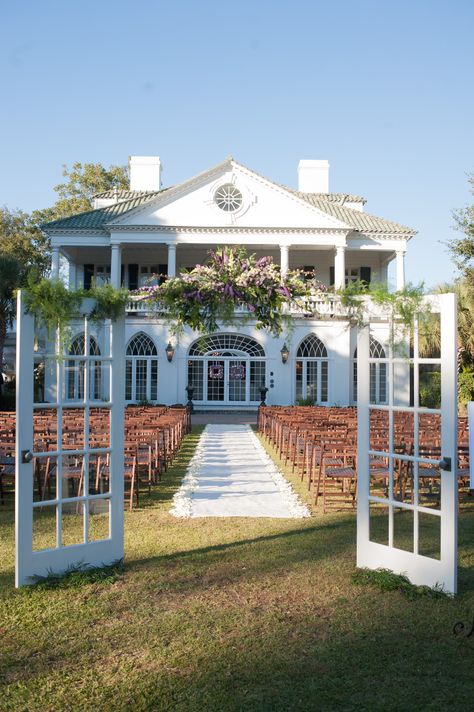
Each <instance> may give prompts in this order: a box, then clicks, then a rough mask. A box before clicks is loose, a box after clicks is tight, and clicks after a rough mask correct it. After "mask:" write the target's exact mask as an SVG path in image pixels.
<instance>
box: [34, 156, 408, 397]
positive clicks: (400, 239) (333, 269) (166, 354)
mask: <svg viewBox="0 0 474 712" xmlns="http://www.w3.org/2000/svg"><path fill="white" fill-rule="evenodd" d="M161 168H162V167H161V162H160V159H159V158H158V157H149V156H147V157H140V156H133V157H131V159H130V190H128V191H123V190H122V191H120V190H116V191H108V192H107V193H102V194H100V195H98V196H96V199H95V209H94V210H92V211H89V212H86V213H81V214H79V215H76V216H73V217H70V218H66V219H64V220H59V221H55V222H52V223H49V224H48V225H46V226H45V227H44V230H45V232H46V233H47V234H48V236H49V237H50V239H51V245H52V252H53V260H52V275H53V276H58V275H59V272H60V262H61V263H62V262H63V261H64V260H66V261H67V263H68V275H69V284H70V287H71V288H78V287H82V286H84V287H86V288H87V287H88V286H90V284H91V282H92V281H93V280H94V281H95V282H96V283H100V282H101V281H110V282H111V283H112V284H113V285H114V286H116V287H118V286H120V285H124V286H125V287H128V288H129V289H137V288H138V287H140V286H144V285H146V284H153V283H156V282H157V281H158V280H161V279H165V278H166V276H175V275H177V274H179V273H180V272H181V271H183V270H187V269H190V268H192V267H193V266H194V265H196V264H202V263H203V262H205V260H206V255H207V253H208V251H209V250H210V249H212V248H215V247H216V246H219V245H220V246H223V245H243V246H245V247H246V248H247V250H248V251H249V252H252V253H256V255H257V256H258V257H261V256H265V255H270V256H272V257H273V259H274V261H275V262H276V263H277V264H279V265H280V267H281V271H282V272H283V273H284V272H286V271H287V270H288V269H296V268H304V269H305V270H307V271H309V270H314V271H315V276H316V278H317V279H318V280H319V281H320V282H323V283H324V284H325V285H327V286H328V287H329V286H331V285H335V287H341V286H343V285H344V284H347V282H348V281H351V280H356V279H362V280H365V281H366V282H371V281H372V282H374V281H377V282H380V281H382V282H384V281H386V280H387V266H388V264H389V263H390V262H391V261H392V260H395V262H396V286H397V289H401V288H403V286H404V282H405V276H404V260H405V253H406V249H407V243H408V240H409V239H410V238H411V237H412V236H413V235H414V234H415V231H414V230H412V229H410V228H407V227H405V226H403V225H399V224H397V223H394V222H391V221H388V220H385V219H382V218H378V217H375V216H372V215H369V214H368V213H366V212H365V209H364V204H365V200H364V199H363V198H360V197H358V196H354V195H350V194H344V193H330V192H329V164H328V162H327V161H313V160H311V161H306V160H304V161H300V163H299V166H298V189H297V190H295V189H291V188H287V187H284V186H282V185H279V184H277V183H274V182H272V181H270V180H267V179H266V178H264V177H262V176H261V175H259V174H257V173H255V172H254V171H252V170H249V169H248V168H246V167H244V166H243V165H241V164H239V163H238V162H236V161H235V160H233V159H232V158H228V159H226V160H225V161H223V162H222V163H220V164H219V165H217V166H215V167H213V168H211V169H209V170H206V171H204V172H203V173H200V174H199V175H197V176H195V177H193V178H191V179H189V180H187V181H185V182H183V183H181V184H179V185H176V186H171V187H168V188H163V187H162V185H161V172H162V171H161ZM335 308H336V307H335V305H334V304H333V303H332V302H331V301H328V302H327V303H326V304H325V306H324V310H325V312H324V313H323V315H321V311H319V314H318V315H316V314H315V313H311V312H308V310H307V309H302V310H300V311H298V310H295V311H294V313H292V315H291V317H292V323H293V329H292V331H291V335H282V336H281V337H278V338H277V337H273V336H271V335H270V334H268V333H266V332H263V331H258V330H257V329H255V327H254V326H253V325H252V322H251V321H248V320H244V319H242V320H241V321H240V320H239V317H238V316H237V318H236V324H235V325H234V326H233V327H226V328H222V330H220V331H219V332H217V333H213V334H209V335H207V336H204V337H203V336H202V335H200V334H197V333H194V332H192V331H191V330H189V329H186V330H185V331H184V333H183V334H182V335H180V337H179V338H178V339H176V338H175V337H173V336H172V334H171V331H170V325H169V323H168V322H167V321H166V320H165V319H163V318H160V316H159V315H157V314H156V313H149V312H148V311H147V309H146V308H145V307H143V303H136V302H135V303H134V302H131V303H130V306H129V309H128V312H127V319H126V343H127V355H126V374H125V375H126V394H125V395H126V400H127V401H128V402H138V401H152V402H157V403H165V404H173V403H179V402H184V401H185V400H187V394H186V387H187V386H188V385H191V386H192V387H193V389H194V395H193V401H194V404H195V407H196V409H205V410H211V409H218V410H232V409H253V408H257V407H258V404H259V402H260V400H261V388H262V387H264V386H265V387H266V388H268V393H267V398H266V401H267V403H268V404H270V405H272V404H282V405H286V404H292V403H295V402H297V401H301V400H307V401H311V402H315V403H318V404H323V405H324V404H327V405H334V404H336V405H341V406H342V405H350V404H353V403H354V402H355V399H356V396H357V394H356V389H357V383H356V369H355V357H356V353H355V333H354V330H353V329H351V328H350V327H349V325H348V322H347V321H344V319H341V318H337V319H335V318H334V309H335ZM76 338H77V339H78V341H77V343H74V341H73V344H72V346H71V348H72V349H74V348H78V349H79V350H80V348H81V343H80V339H81V334H80V333H79V334H77V335H76ZM82 338H83V336H82ZM385 339H386V334H385V331H384V329H383V328H382V327H381V329H380V333H377V332H374V333H373V334H372V342H371V350H372V355H373V357H374V358H377V357H381V358H383V356H384V353H385V351H384V349H385ZM167 347H168V350H167ZM170 347H171V348H170ZM284 347H286V348H284ZM91 348H93V349H96V351H94V353H100V352H101V348H102V347H101V343H100V334H97V337H96V339H95V341H94V344H93V345H92V346H91ZM286 349H287V351H288V354H286ZM78 352H79V351H78ZM72 353H75V352H74V351H72ZM91 353H92V352H91ZM75 378H76V381H75V382H74V383H72V382H71V384H69V385H68V388H69V389H70V390H69V392H70V395H71V399H72V400H73V399H74V397H77V396H78V395H79V393H78V390H80V387H81V385H80V377H79V380H78V376H77V373H76V375H75ZM98 379H99V380H98ZM99 381H100V373H99V371H98V372H97V376H96V378H95V381H94V379H92V382H91V388H95V389H96V390H97V393H99V390H100V383H99ZM385 382H386V374H385V371H384V364H383V363H381V364H373V368H372V369H371V396H372V399H373V400H374V401H376V402H384V400H385V399H386V398H387V394H386V383H385Z"/></svg>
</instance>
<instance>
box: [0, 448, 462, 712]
mask: <svg viewBox="0 0 474 712" xmlns="http://www.w3.org/2000/svg"><path fill="white" fill-rule="evenodd" d="M196 439H197V434H193V435H190V436H188V437H187V439H186V441H185V444H184V447H183V449H182V451H181V454H180V456H179V457H178V458H177V459H176V461H175V464H174V466H173V468H172V469H171V470H170V471H169V472H168V474H167V475H166V476H165V478H164V480H165V483H164V485H161V486H160V489H159V491H158V492H157V493H156V494H155V495H154V496H153V497H152V499H151V500H147V499H144V500H143V502H142V507H141V508H140V509H139V510H135V511H133V512H132V513H128V512H126V514H125V526H126V566H125V569H124V571H123V572H122V573H121V574H119V576H118V578H115V580H114V577H112V578H111V579H109V580H108V581H106V582H97V581H96V582H92V583H85V584H84V583H83V584H82V585H79V584H73V583H71V584H70V585H69V586H66V585H64V586H62V587H58V588H53V589H46V590H45V589H44V588H33V589H23V590H20V591H15V590H14V588H13V524H12V522H13V515H12V512H11V511H3V512H1V513H0V524H1V532H0V537H1V538H0V636H1V638H0V679H1V685H2V690H1V693H0V709H2V710H15V712H19V711H20V710H25V711H26V710H28V712H30V711H33V710H54V711H57V710H100V711H101V712H102V710H133V711H134V712H135V711H139V710H166V711H167V712H168V711H175V710H176V711H178V712H180V711H183V712H185V711H186V712H187V711H191V710H193V711H196V712H198V711H199V712H230V711H232V712H234V711H235V712H237V711H238V710H242V712H244V711H245V712H247V711H250V712H266V711H267V710H268V712H270V711H272V712H273V711H281V712H283V711H284V712H287V711H291V710H302V711H303V710H304V711H306V710H308V711H312V710H315V711H316V710H317V711H319V710H384V711H385V710H445V709H448V708H450V709H456V710H458V709H459V710H467V709H470V708H471V707H472V704H473V702H472V701H473V700H474V635H473V636H471V637H470V638H460V637H456V636H454V635H453V632H452V629H453V625H454V624H455V623H456V622H457V621H459V620H462V621H464V623H465V624H466V625H469V627H470V624H471V622H472V619H473V617H474V567H473V563H474V552H473V544H472V542H473V541H474V514H473V513H471V512H470V511H469V508H466V509H465V510H463V512H462V514H461V516H460V522H459V538H460V593H459V595H458V596H457V597H456V598H455V599H454V600H450V599H443V598H441V599H437V598H430V597H426V596H422V597H417V598H414V599H411V598H408V597H407V596H406V595H404V594H402V593H400V592H399V591H390V592H382V591H380V590H379V589H378V588H376V587H374V586H373V585H366V586H363V585H356V584H355V583H353V582H352V575H353V573H354V570H355V567H354V561H355V516H354V515H352V514H333V515H326V516H322V514H320V513H319V512H316V513H315V516H313V517H312V518H311V519H301V520H264V519H261V520H251V519H249V520H246V519H222V520H220V519H212V520H188V521H182V520H176V519H174V518H173V517H171V516H170V515H169V514H168V513H167V511H168V509H169V506H170V501H171V497H172V495H173V492H174V491H175V489H176V487H177V486H178V485H179V481H180V478H181V476H182V474H183V471H184V468H185V465H186V463H187V462H188V461H189V458H190V457H191V454H192V451H193V449H194V446H195V442H196ZM302 491H303V492H304V488H302ZM5 509H6V508H5V507H3V510H5ZM0 511H1V510H0Z"/></svg>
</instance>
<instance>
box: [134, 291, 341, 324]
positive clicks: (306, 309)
mask: <svg viewBox="0 0 474 712" xmlns="http://www.w3.org/2000/svg"><path fill="white" fill-rule="evenodd" d="M164 311H165V310H164V309H163V308H160V309H157V307H156V305H155V304H153V305H152V304H150V302H149V301H147V300H140V299H139V298H136V297H135V298H133V297H132V298H131V299H130V301H129V303H128V306H127V313H128V314H130V315H132V314H143V315H151V314H156V315H157V316H158V315H159V314H160V312H161V313H164ZM235 313H236V314H237V315H238V314H242V315H244V314H245V315H247V314H249V310H248V308H247V307H246V306H245V305H244V304H242V305H241V306H238V307H237V308H236V309H235ZM288 313H289V314H291V315H292V316H295V317H306V318H309V317H313V318H319V319H323V320H325V319H335V318H339V319H344V318H345V317H346V316H347V314H348V311H347V307H346V306H344V305H343V304H342V303H341V299H340V298H339V297H337V296H336V295H332V294H331V295H330V294H325V295H323V296H318V295H314V296H312V297H307V298H302V299H300V300H298V302H297V303H296V304H291V305H290V306H289V312H288Z"/></svg>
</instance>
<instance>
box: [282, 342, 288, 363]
mask: <svg viewBox="0 0 474 712" xmlns="http://www.w3.org/2000/svg"><path fill="white" fill-rule="evenodd" d="M280 353H281V362H282V363H286V362H287V361H288V356H289V355H290V352H289V350H288V346H287V345H286V341H285V343H284V344H283V346H282V347H281V349H280Z"/></svg>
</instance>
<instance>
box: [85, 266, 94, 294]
mask: <svg viewBox="0 0 474 712" xmlns="http://www.w3.org/2000/svg"><path fill="white" fill-rule="evenodd" d="M93 277H94V265H84V289H90V288H91V286H92V279H93Z"/></svg>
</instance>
